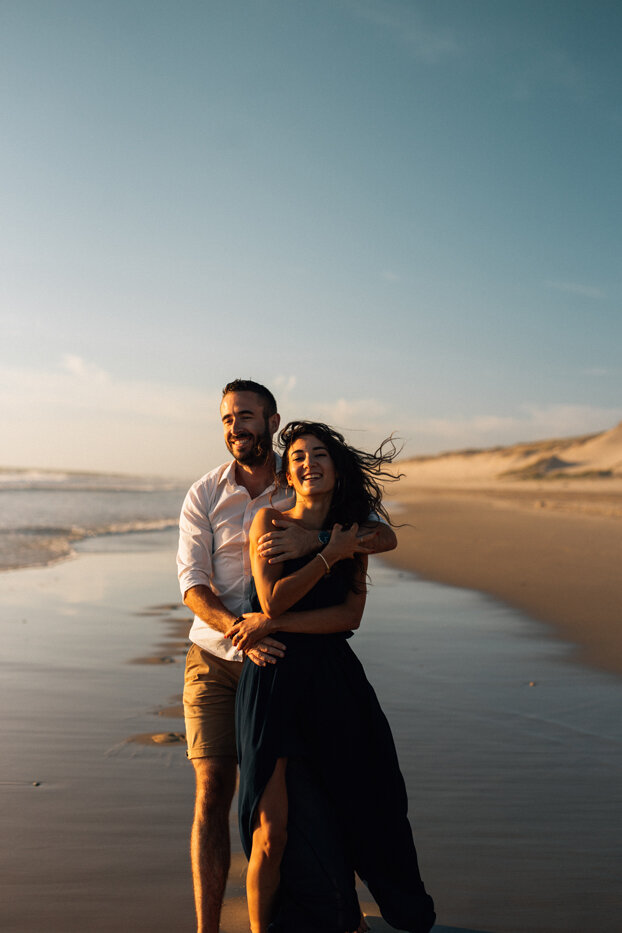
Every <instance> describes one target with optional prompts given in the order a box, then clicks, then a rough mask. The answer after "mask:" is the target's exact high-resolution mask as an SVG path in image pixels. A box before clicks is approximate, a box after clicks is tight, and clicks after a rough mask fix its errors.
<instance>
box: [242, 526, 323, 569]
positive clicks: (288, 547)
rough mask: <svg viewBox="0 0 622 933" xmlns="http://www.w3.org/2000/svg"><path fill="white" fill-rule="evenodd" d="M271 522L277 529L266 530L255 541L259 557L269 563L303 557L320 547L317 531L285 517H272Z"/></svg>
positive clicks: (279, 562)
mask: <svg viewBox="0 0 622 933" xmlns="http://www.w3.org/2000/svg"><path fill="white" fill-rule="evenodd" d="M272 524H273V525H274V527H275V528H278V529H280V530H279V531H268V532H267V533H266V534H265V535H262V536H261V538H260V539H259V541H258V542H257V553H258V555H259V557H262V558H263V559H264V560H267V561H268V563H269V564H282V563H283V561H285V560H292V559H293V558H295V557H304V556H305V554H311V553H312V551H317V550H319V548H320V542H319V541H318V536H317V531H313V530H311V529H309V528H303V527H302V526H301V525H296V524H294V523H293V522H288V521H286V520H285V519H283V520H282V521H280V520H279V519H276V518H275V519H273V520H272Z"/></svg>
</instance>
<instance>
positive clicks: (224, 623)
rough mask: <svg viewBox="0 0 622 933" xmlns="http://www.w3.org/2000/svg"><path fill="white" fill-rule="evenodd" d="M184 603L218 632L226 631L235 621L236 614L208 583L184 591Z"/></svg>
mask: <svg viewBox="0 0 622 933" xmlns="http://www.w3.org/2000/svg"><path fill="white" fill-rule="evenodd" d="M184 605H186V606H187V607H188V609H190V611H191V612H193V613H194V614H195V616H198V617H199V618H200V619H202V620H203V621H204V622H206V623H207V624H208V625H209V627H210V628H213V629H216V631H217V632H222V634H223V635H224V634H225V632H226V631H227V630H228V629H230V628H231V626H232V625H233V623H234V622H235V616H234V615H233V613H232V612H230V611H229V610H228V609H227V608H225V606H224V605H223V604H222V603H221V601H220V599H219V598H218V596H216V594H215V593H214V592H213V590H211V589H210V587H209V586H207V585H206V584H204V583H203V584H198V585H197V586H191V587H190V589H188V590H186V592H185V593H184Z"/></svg>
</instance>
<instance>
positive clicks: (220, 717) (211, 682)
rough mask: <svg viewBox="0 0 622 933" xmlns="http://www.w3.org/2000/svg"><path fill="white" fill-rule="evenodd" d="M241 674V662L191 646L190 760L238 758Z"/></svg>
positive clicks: (187, 685)
mask: <svg viewBox="0 0 622 933" xmlns="http://www.w3.org/2000/svg"><path fill="white" fill-rule="evenodd" d="M241 673H242V664H241V663H240V662H239V661H227V660H226V659H225V658H218V657H216V655H214V654H210V653H209V651H204V650H203V648H199V646H198V645H192V646H191V648H190V651H189V652H188V655H187V657H186V674H185V677H184V717H185V720H186V740H187V742H188V750H187V752H186V755H187V756H188V758H213V757H216V756H221V755H227V756H233V757H234V758H236V757H237V752H236V747H235V692H236V690H237V686H238V680H239V679H240V674H241Z"/></svg>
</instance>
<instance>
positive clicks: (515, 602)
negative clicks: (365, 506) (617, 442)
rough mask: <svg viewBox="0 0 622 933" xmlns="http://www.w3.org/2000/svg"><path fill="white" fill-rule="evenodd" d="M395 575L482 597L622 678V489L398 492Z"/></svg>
mask: <svg viewBox="0 0 622 933" xmlns="http://www.w3.org/2000/svg"><path fill="white" fill-rule="evenodd" d="M396 495H397V496H398V497H399V502H400V505H401V508H400V509H399V510H398V511H397V512H396V515H395V518H396V521H399V522H400V523H404V524H403V527H401V528H400V529H399V530H398V541H399V547H398V549H397V550H396V551H394V552H392V553H391V554H389V555H387V559H388V560H389V562H390V563H392V564H393V565H394V566H396V567H400V568H403V569H409V570H415V571H416V572H417V573H419V574H421V575H422V576H423V577H425V578H426V579H429V580H436V581H438V582H441V583H446V584H451V585H453V586H460V587H465V588H468V589H475V590H480V591H482V592H484V593H488V594H491V595H492V596H495V597H497V598H498V599H501V600H503V601H504V602H506V603H508V604H509V605H511V606H515V607H517V608H518V609H521V610H522V611H524V612H526V613H527V614H529V615H530V616H532V617H533V618H536V619H539V620H541V621H543V622H546V623H549V624H550V626H551V627H552V628H551V631H553V632H555V633H557V634H558V635H559V636H560V637H562V638H564V639H569V640H571V641H572V642H573V643H574V644H575V645H576V646H577V649H578V656H580V658H581V659H582V660H583V661H585V662H587V663H590V664H596V665H599V666H601V667H603V668H606V669H607V670H610V671H614V672H616V673H619V674H620V673H622V571H621V568H622V483H619V482H617V481H613V482H607V481H604V482H603V481H601V482H599V481H595V482H591V483H589V482H583V483H581V484H579V485H578V486H577V484H576V482H574V481H573V482H572V483H555V482H543V483H533V484H525V483H522V484H514V485H512V484H508V483H497V484H492V483H489V484H487V485H483V484H482V485H481V486H479V487H477V486H474V487H471V488H469V487H467V486H464V487H462V488H460V487H459V486H457V485H453V486H448V487H445V488H442V487H434V486H432V485H425V484H417V482H416V475H415V476H414V477H413V478H412V479H411V478H408V477H407V478H406V480H405V481H402V482H401V483H400V484H399V491H397V492H396Z"/></svg>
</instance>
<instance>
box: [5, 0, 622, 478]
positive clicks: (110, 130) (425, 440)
mask: <svg viewBox="0 0 622 933" xmlns="http://www.w3.org/2000/svg"><path fill="white" fill-rule="evenodd" d="M621 37H622V4H620V3H619V2H618V0H612V2H609V0H579V2H577V0H503V2H499V0H202V2H201V0H176V2H171V0H0V108H1V109H0V115H1V125H2V141H1V143H0V185H1V187H2V195H1V204H2V218H3V220H2V224H1V225H0V267H1V268H0V312H1V315H2V331H1V333H2V340H1V341H0V438H1V439H0V466H25V467H31V466H34V467H43V468H62V469H79V470H82V469H88V470H115V471H122V472H140V473H151V474H159V475H171V476H179V477H190V478H193V477H196V476H199V475H201V474H202V473H204V472H206V471H207V470H208V469H210V468H211V467H213V466H215V465H217V464H218V463H220V462H222V461H223V460H225V459H226V457H227V454H226V451H225V448H224V445H223V441H222V432H221V428H220V418H219V410H218V409H219V402H220V397H221V390H222V387H223V386H224V385H225V384H226V383H227V382H229V381H230V380H231V379H234V378H237V377H240V378H253V379H255V380H257V381H259V382H262V383H265V384H266V385H268V386H269V387H270V388H271V389H272V390H273V392H274V393H275V395H276V397H277V400H278V402H279V409H280V412H281V415H282V417H283V419H284V420H289V419H291V418H315V419H321V420H324V421H328V422H329V423H331V424H333V425H335V426H336V427H338V428H340V429H342V430H343V431H345V433H346V435H347V436H348V438H349V439H350V440H351V441H352V442H353V443H355V444H356V445H357V446H367V447H372V448H373V447H375V446H376V444H377V443H378V442H379V441H380V440H382V438H383V437H385V436H386V435H388V434H390V433H391V432H395V433H396V434H397V435H398V436H399V437H401V438H402V439H403V441H404V445H405V446H404V453H405V455H411V456H414V455H416V454H420V453H436V452H440V451H445V450H451V449H459V448H464V447H486V446H492V445H497V444H509V443H513V442H516V441H521V440H532V439H534V440H535V439H538V438H546V437H553V436H570V435H576V434H584V433H589V432H596V431H600V430H604V429H606V428H609V427H613V425H614V424H616V423H617V422H618V421H620V420H621V419H622V394H621V392H620V389H621V387H622V378H621V376H622V362H621V360H622V353H621V347H622V272H621V270H622V262H621V259H622V256H621V252H622V251H621V242H622V225H621V223H620V218H621V217H622V204H621V200H622V198H621V183H620V165H621V164H622V153H621V148H622V147H621V143H622V95H621V94H620V87H621V86H622V60H621V58H620V54H619V47H620V39H621Z"/></svg>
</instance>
